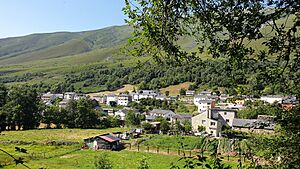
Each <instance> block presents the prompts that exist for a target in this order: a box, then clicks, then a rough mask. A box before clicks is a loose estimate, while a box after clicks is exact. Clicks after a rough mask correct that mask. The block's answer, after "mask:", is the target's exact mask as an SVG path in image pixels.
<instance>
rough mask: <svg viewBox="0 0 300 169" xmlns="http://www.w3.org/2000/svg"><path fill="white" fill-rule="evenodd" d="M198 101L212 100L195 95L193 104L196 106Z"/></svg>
mask: <svg viewBox="0 0 300 169" xmlns="http://www.w3.org/2000/svg"><path fill="white" fill-rule="evenodd" d="M200 100H212V99H210V98H209V97H208V96H206V95H196V96H195V97H194V104H195V105H197V104H198V102H199V101H200Z"/></svg>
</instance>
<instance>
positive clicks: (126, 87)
mask: <svg viewBox="0 0 300 169" xmlns="http://www.w3.org/2000/svg"><path fill="white" fill-rule="evenodd" d="M134 89H137V87H136V86H134V85H130V84H127V85H124V86H123V87H122V88H120V89H118V90H115V91H104V92H97V93H89V94H88V95H89V96H95V95H101V94H116V95H118V94H120V93H123V92H132V91H133V90H134Z"/></svg>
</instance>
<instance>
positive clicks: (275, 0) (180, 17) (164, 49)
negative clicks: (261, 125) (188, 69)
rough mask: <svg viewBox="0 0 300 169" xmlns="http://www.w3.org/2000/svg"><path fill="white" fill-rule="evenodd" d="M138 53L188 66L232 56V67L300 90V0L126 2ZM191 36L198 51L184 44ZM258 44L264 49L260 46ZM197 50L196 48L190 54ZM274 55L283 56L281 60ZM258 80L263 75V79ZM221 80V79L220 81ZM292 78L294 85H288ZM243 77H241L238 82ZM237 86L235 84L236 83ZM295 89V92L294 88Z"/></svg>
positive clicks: (134, 43) (230, 61)
mask: <svg viewBox="0 0 300 169" xmlns="http://www.w3.org/2000/svg"><path fill="white" fill-rule="evenodd" d="M125 2H126V6H125V7H124V9H123V11H124V12H125V14H127V16H128V18H129V19H127V23H128V24H129V25H132V26H133V27H134V28H135V29H134V32H133V38H131V39H130V41H129V43H130V45H131V47H130V48H129V49H130V52H131V54H133V55H137V56H143V55H152V56H153V58H154V59H155V60H157V61H158V62H163V63H174V64H180V63H183V64H186V62H182V61H183V60H188V61H191V60H193V59H198V58H200V57H201V56H203V54H204V55H210V56H212V57H214V58H227V59H228V60H229V63H230V64H231V67H232V68H234V69H241V68H246V67H252V65H253V64H250V63H254V62H255V63H266V62H269V63H271V64H270V65H269V66H268V67H264V66H262V67H260V66H259V67H257V68H256V69H257V72H262V73H258V74H260V75H262V76H263V77H264V78H260V79H261V80H262V81H269V82H274V81H277V82H280V83H281V84H282V85H285V86H286V87H284V89H286V90H287V91H288V90H290V91H291V92H294V91H295V86H297V88H296V91H295V92H294V93H295V94H297V93H299V90H300V87H299V85H298V84H299V83H298V82H299V81H300V80H299V79H300V74H299V73H297V74H294V73H291V72H296V71H298V66H299V63H300V37H299V36H300V34H299V27H300V12H299V11H300V1H294V0H257V1H249V0H231V1H228V0H205V1H200V0H185V1H179V0H165V1H157V0H125ZM182 37H187V38H190V39H192V40H193V41H194V42H196V44H197V45H196V47H197V48H198V49H199V50H198V51H197V52H194V50H187V49H186V48H183V47H182V46H183V45H179V44H178V42H179V40H180V39H182ZM257 46H258V47H257ZM190 51H193V52H190ZM274 58H277V60H276V62H275V61H274ZM257 78H258V77H257ZM217 79H218V78H217V77H216V80H217ZM287 79H292V80H293V84H287V83H285V82H286V80H287ZM238 80H239V79H235V81H238ZM231 85H232V84H231ZM291 89H294V90H291Z"/></svg>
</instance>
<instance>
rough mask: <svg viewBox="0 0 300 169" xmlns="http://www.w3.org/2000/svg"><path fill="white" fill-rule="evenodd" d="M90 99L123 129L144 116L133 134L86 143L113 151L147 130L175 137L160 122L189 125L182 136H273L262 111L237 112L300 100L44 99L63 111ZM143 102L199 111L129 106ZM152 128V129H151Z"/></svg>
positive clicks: (148, 94) (204, 94) (197, 96)
mask: <svg viewBox="0 0 300 169" xmlns="http://www.w3.org/2000/svg"><path fill="white" fill-rule="evenodd" d="M86 98H89V99H91V100H93V101H95V102H97V103H99V106H98V107H97V108H96V109H98V110H100V111H101V112H103V113H104V114H105V115H106V116H111V117H118V118H119V119H120V121H122V125H123V126H124V123H125V122H124V121H125V118H126V115H127V114H128V112H133V113H134V114H138V115H143V116H144V118H143V121H142V122H141V124H142V125H141V126H140V127H138V128H133V130H131V131H128V132H125V133H117V134H116V133H115V134H109V133H106V134H102V135H98V136H95V137H91V138H86V139H85V140H84V141H85V145H84V147H88V148H91V149H112V150H114V149H118V148H119V146H121V145H120V143H119V141H121V140H122V139H123V140H127V139H128V137H129V136H132V137H138V136H139V135H141V134H143V133H145V131H146V133H147V134H149V133H152V134H172V130H171V129H169V130H168V131H163V130H162V129H161V122H162V121H161V120H160V119H163V120H165V121H167V123H168V124H169V125H175V124H176V123H177V124H181V125H184V124H189V125H190V129H187V131H185V132H181V133H180V134H181V135H195V136H205V137H213V138H222V137H226V133H225V132H224V128H225V129H230V130H233V131H238V132H246V133H247V132H250V133H260V134H268V133H273V132H274V129H275V124H276V122H275V119H274V116H269V115H264V113H263V112H261V114H258V116H257V118H255V119H242V118H238V117H237V112H238V111H240V110H243V109H246V102H255V101H260V102H263V103H264V104H279V105H280V106H281V108H282V109H284V110H290V109H291V108H292V107H294V106H295V105H296V104H297V102H296V97H294V96H279V95H267V96H262V97H260V98H254V97H253V96H239V97H237V96H229V95H227V94H219V95H217V94H216V93H214V92H211V91H201V92H199V93H196V92H195V91H192V90H187V91H186V92H185V95H183V96H182V95H180V96H179V95H178V96H177V97H174V96H166V95H164V94H162V93H161V92H159V91H156V90H139V91H137V92H126V93H120V94H118V95H116V94H106V95H105V94H101V95H100V94H99V95H89V94H77V93H74V92H67V93H64V94H51V93H46V94H43V95H42V96H41V99H42V100H43V101H44V103H45V104H46V105H51V104H52V103H53V101H54V100H56V99H59V100H60V102H59V107H60V108H65V107H66V106H67V104H68V102H69V101H70V100H80V99H86ZM143 99H155V100H161V101H165V102H183V103H185V104H189V105H193V106H195V111H194V112H192V113H176V112H175V110H166V109H152V110H148V111H146V112H141V111H139V110H138V109H135V108H132V107H130V106H129V105H131V103H133V102H135V103H139V102H141V100H143ZM143 124H148V125H143ZM149 125H151V126H150V127H149ZM162 125H163V124H162ZM145 126H146V127H145ZM143 127H144V128H143ZM173 133H174V132H173ZM177 134H178V133H177Z"/></svg>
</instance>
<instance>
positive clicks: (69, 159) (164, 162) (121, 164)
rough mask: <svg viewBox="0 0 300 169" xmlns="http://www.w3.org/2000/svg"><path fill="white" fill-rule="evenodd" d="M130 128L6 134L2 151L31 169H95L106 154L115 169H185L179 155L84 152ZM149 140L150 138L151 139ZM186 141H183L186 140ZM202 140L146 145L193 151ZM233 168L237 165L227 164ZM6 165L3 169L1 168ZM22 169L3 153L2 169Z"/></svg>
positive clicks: (167, 139)
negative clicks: (88, 142) (87, 144)
mask: <svg viewBox="0 0 300 169" xmlns="http://www.w3.org/2000/svg"><path fill="white" fill-rule="evenodd" d="M125 130H128V129H126V128H113V129H103V130H97V129H43V130H28V131H4V132H2V133H1V135H0V149H2V150H4V151H6V152H9V153H10V154H12V155H13V156H14V157H16V158H19V157H20V158H23V159H24V162H25V164H26V165H27V166H29V167H30V168H47V169H61V168H63V169H73V168H74V169H75V168H93V167H94V161H95V157H97V156H99V155H100V154H102V153H105V156H107V157H108V159H109V160H110V161H111V162H112V164H113V168H114V169H132V168H137V167H138V165H139V161H140V160H142V159H144V158H146V159H147V161H148V163H149V165H150V168H152V169H158V168H159V169H167V168H170V165H171V163H174V162H175V163H176V164H178V165H179V166H181V167H182V166H183V162H182V161H180V162H177V161H178V160H179V159H180V157H179V156H177V155H176V153H175V154H170V155H166V154H156V153H154V152H152V153H147V152H136V151H135V150H122V151H105V150H100V151H93V150H81V146H82V141H83V139H84V138H87V137H91V136H95V135H97V134H101V133H107V132H114V131H125ZM147 137H148V136H147ZM182 138H183V139H182ZM16 140H22V141H24V142H23V143H20V142H18V143H14V144H13V142H14V141H16ZM198 140H199V138H198V137H177V136H167V135H152V136H151V138H149V137H148V138H147V139H146V140H145V141H144V142H142V145H149V146H152V145H153V146H169V147H173V148H178V147H179V142H183V143H184V144H186V145H187V147H186V148H187V149H191V148H193V147H194V145H195V144H196V143H197V141H198ZM49 141H72V142H79V143H77V144H76V143H75V144H71V145H51V144H48V142H49ZM15 147H20V148H23V149H26V150H27V153H21V152H16V151H15ZM227 163H228V164H229V165H235V164H236V160H235V161H229V162H227ZM1 165H2V166H1ZM1 167H3V168H19V169H23V168H25V167H23V166H21V165H17V166H16V165H15V163H14V161H13V159H12V158H11V157H9V156H8V155H6V154H4V153H3V152H1V151H0V168H1Z"/></svg>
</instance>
